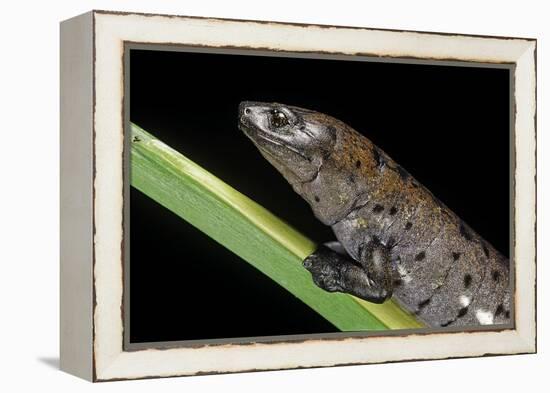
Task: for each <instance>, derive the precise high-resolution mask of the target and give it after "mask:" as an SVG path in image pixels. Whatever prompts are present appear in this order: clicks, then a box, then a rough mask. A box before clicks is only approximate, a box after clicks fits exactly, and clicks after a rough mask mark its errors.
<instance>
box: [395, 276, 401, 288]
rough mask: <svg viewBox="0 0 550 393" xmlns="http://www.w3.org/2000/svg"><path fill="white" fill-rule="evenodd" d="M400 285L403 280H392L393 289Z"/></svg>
mask: <svg viewBox="0 0 550 393" xmlns="http://www.w3.org/2000/svg"><path fill="white" fill-rule="evenodd" d="M401 284H403V280H401V279H400V278H398V279H395V280H393V286H394V287H399V286H401Z"/></svg>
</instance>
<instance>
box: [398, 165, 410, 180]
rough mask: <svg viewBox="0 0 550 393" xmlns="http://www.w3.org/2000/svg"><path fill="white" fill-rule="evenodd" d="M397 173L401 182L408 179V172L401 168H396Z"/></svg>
mask: <svg viewBox="0 0 550 393" xmlns="http://www.w3.org/2000/svg"><path fill="white" fill-rule="evenodd" d="M397 173H399V177H401V179H402V180H407V179H408V178H409V176H410V175H409V172H407V171H406V170H404V169H403V168H402V167H401V166H399V165H398V166H397Z"/></svg>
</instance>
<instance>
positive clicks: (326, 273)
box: [303, 244, 393, 303]
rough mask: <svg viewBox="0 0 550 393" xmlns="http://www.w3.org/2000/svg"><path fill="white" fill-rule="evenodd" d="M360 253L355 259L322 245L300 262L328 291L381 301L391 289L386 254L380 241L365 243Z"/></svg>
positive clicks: (374, 301)
mask: <svg viewBox="0 0 550 393" xmlns="http://www.w3.org/2000/svg"><path fill="white" fill-rule="evenodd" d="M360 257H361V261H360V262H359V263H357V262H356V261H354V260H353V259H351V258H350V257H349V256H347V255H341V254H340V253H337V252H335V251H333V250H332V249H330V248H328V247H326V246H321V247H319V248H318V249H317V251H315V252H314V253H313V254H311V255H310V256H308V257H307V258H306V259H305V260H304V262H303V265H304V267H305V268H306V269H307V270H308V271H309V272H310V273H311V276H312V278H313V282H314V283H315V284H316V285H317V286H318V287H320V288H322V289H324V290H326V291H328V292H344V293H349V294H351V295H354V296H357V297H359V298H361V299H364V300H367V301H370V302H373V303H383V302H384V301H385V300H387V299H388V298H390V297H391V295H392V291H393V284H392V280H391V271H390V261H389V257H388V254H387V252H386V250H385V248H384V247H383V246H382V245H379V244H368V245H366V246H365V247H363V248H362V249H361V252H360Z"/></svg>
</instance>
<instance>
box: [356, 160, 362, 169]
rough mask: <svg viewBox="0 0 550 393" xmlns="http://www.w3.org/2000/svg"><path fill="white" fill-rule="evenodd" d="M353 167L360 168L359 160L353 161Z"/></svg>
mask: <svg viewBox="0 0 550 393" xmlns="http://www.w3.org/2000/svg"><path fill="white" fill-rule="evenodd" d="M355 167H356V168H360V167H361V161H359V160H357V162H355Z"/></svg>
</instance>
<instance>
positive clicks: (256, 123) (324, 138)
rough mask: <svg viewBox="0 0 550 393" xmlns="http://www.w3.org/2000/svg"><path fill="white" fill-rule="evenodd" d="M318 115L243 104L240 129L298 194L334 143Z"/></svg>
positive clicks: (290, 108)
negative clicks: (301, 186) (301, 185)
mask: <svg viewBox="0 0 550 393" xmlns="http://www.w3.org/2000/svg"><path fill="white" fill-rule="evenodd" d="M324 116H325V115H322V114H320V113H317V112H314V111H310V110H307V109H302V108H298V107H294V106H287V105H282V104H276V103H262V102H251V101H243V102H241V104H240V105H239V128H240V129H241V131H243V132H244V133H245V134H246V136H248V137H249V138H250V139H251V140H252V142H254V144H255V145H256V147H257V148H258V149H259V150H260V152H261V153H262V155H263V156H264V157H265V158H266V159H267V160H268V161H269V162H270V163H271V164H272V165H273V166H274V167H275V168H277V170H278V171H279V172H281V174H283V176H284V177H285V178H286V179H287V180H288V181H289V183H290V184H291V185H292V186H293V187H294V188H295V189H296V191H299V190H298V189H297V188H300V184H302V183H306V182H310V181H312V180H313V179H315V177H316V176H317V174H318V172H319V169H320V167H321V165H322V163H323V160H324V159H325V158H326V157H328V156H329V155H330V153H331V151H332V149H333V147H334V144H335V141H336V133H335V130H334V128H333V127H331V126H328V125H326V122H323V117H324Z"/></svg>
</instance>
